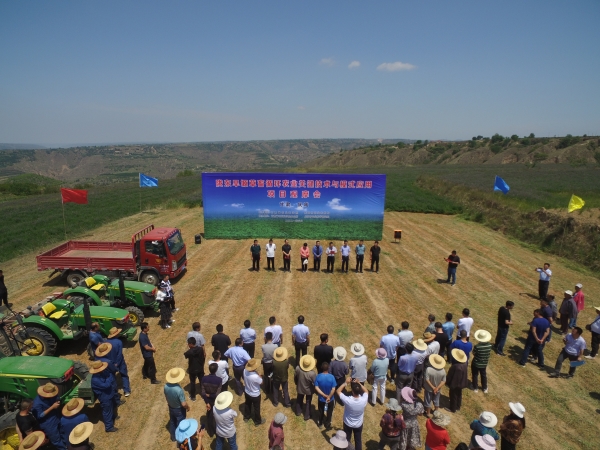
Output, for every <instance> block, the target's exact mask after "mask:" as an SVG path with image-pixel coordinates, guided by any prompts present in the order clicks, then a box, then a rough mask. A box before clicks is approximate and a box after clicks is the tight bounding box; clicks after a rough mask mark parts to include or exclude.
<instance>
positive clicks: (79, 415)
mask: <svg viewBox="0 0 600 450" xmlns="http://www.w3.org/2000/svg"><path fill="white" fill-rule="evenodd" d="M84 405H85V403H84V401H83V399H82V398H72V399H71V400H69V402H68V403H67V404H66V405H65V406H63V409H62V417H61V419H60V432H61V433H62V440H63V442H69V436H70V435H71V431H73V429H74V428H75V427H76V426H77V425H79V424H80V423H83V422H89V421H90V419H89V418H88V416H87V415H86V414H85V413H84V412H82V411H83V407H84Z"/></svg>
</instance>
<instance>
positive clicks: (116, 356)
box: [106, 327, 131, 397]
mask: <svg viewBox="0 0 600 450" xmlns="http://www.w3.org/2000/svg"><path fill="white" fill-rule="evenodd" d="M120 333H121V330H119V329H118V328H117V327H112V328H111V329H110V330H109V332H108V338H107V339H106V342H108V343H109V344H110V345H111V347H112V349H111V351H110V353H109V354H108V359H110V360H111V361H114V363H115V364H116V367H117V372H119V374H120V375H121V382H122V383H123V394H124V395H125V397H129V396H130V395H131V383H130V382H129V372H128V371H127V363H126V362H125V357H124V356H123V341H121V339H119V338H118V337H117V336H118V335H119V334H120Z"/></svg>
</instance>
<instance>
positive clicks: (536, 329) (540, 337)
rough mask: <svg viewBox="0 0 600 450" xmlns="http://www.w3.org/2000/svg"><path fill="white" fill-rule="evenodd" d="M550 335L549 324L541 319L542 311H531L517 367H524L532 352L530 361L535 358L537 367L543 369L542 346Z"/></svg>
mask: <svg viewBox="0 0 600 450" xmlns="http://www.w3.org/2000/svg"><path fill="white" fill-rule="evenodd" d="M549 334H550V322H548V320H547V319H544V318H543V317H542V310H541V309H536V310H535V311H533V320H532V321H531V322H529V333H527V340H526V341H525V349H524V350H523V355H522V356H521V360H520V361H519V365H520V366H522V367H524V366H525V364H526V363H527V357H528V356H529V354H530V353H532V350H533V355H534V356H533V357H532V360H533V361H535V357H536V356H537V365H538V366H539V367H540V368H541V369H544V345H545V344H546V338H547V337H548V335H549Z"/></svg>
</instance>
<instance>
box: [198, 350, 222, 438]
mask: <svg viewBox="0 0 600 450" xmlns="http://www.w3.org/2000/svg"><path fill="white" fill-rule="evenodd" d="M217 351H218V350H217ZM218 370H219V365H218V364H217V363H215V362H212V363H210V364H209V365H208V372H209V374H208V375H204V376H203V377H202V382H201V384H200V388H201V391H200V395H201V396H202V399H203V400H204V403H205V404H206V431H207V432H208V435H209V436H212V435H213V434H214V433H215V418H214V406H215V400H216V399H217V396H218V395H219V394H220V393H221V389H222V385H221V377H219V376H218V375H217V371H218Z"/></svg>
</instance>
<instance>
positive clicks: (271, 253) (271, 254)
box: [265, 244, 277, 258]
mask: <svg viewBox="0 0 600 450" xmlns="http://www.w3.org/2000/svg"><path fill="white" fill-rule="evenodd" d="M265 248H266V249H267V258H275V249H277V246H276V245H275V244H267V245H266V246H265Z"/></svg>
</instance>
